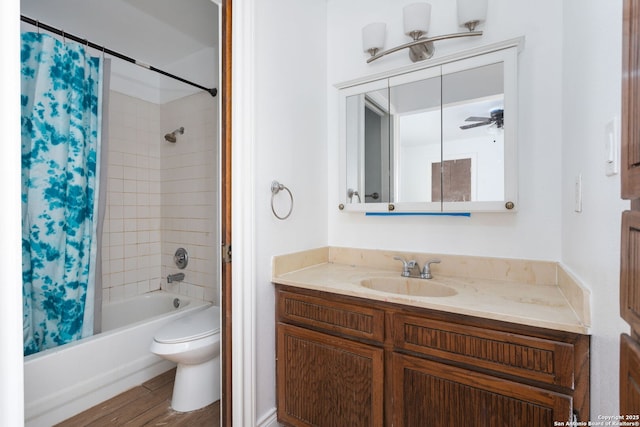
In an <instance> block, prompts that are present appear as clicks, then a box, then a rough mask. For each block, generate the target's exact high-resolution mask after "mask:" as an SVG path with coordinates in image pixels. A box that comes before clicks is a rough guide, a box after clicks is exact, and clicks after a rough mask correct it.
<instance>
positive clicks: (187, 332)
mask: <svg viewBox="0 0 640 427" xmlns="http://www.w3.org/2000/svg"><path fill="white" fill-rule="evenodd" d="M219 314H220V310H219V308H218V307H216V306H212V307H209V308H207V309H205V310H202V311H200V312H198V313H194V314H192V315H189V316H184V317H181V318H180V319H177V320H176V321H174V322H172V323H171V324H169V325H166V326H165V327H163V328H162V329H161V330H160V331H158V332H157V333H156V335H155V337H154V338H153V339H154V341H156V342H158V343H163V344H177V343H183V342H188V341H194V340H198V339H202V338H206V337H208V336H211V335H214V334H216V333H218V332H219V331H220V320H219Z"/></svg>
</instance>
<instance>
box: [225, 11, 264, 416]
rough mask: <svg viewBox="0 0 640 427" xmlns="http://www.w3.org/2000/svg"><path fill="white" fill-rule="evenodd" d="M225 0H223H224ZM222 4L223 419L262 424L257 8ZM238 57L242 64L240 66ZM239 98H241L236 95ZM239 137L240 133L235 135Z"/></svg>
mask: <svg viewBox="0 0 640 427" xmlns="http://www.w3.org/2000/svg"><path fill="white" fill-rule="evenodd" d="M218 1H220V0H218ZM221 4H222V22H223V24H222V31H221V32H222V36H221V37H222V70H223V72H222V86H221V88H222V96H221V98H222V103H223V105H222V149H223V150H224V151H223V152H222V153H221V158H222V165H221V172H222V177H223V182H222V197H224V198H223V199H222V202H221V203H222V206H221V209H222V210H221V212H222V215H221V223H222V237H223V238H224V239H225V240H224V242H225V243H226V244H228V245H231V242H233V244H232V245H231V246H232V249H233V255H232V257H233V258H234V259H235V260H236V262H235V267H232V265H233V264H234V263H233V262H225V263H223V266H222V285H221V286H222V296H221V308H222V310H221V311H222V316H223V318H222V325H221V326H222V354H221V356H222V370H223V371H222V401H221V412H222V425H223V426H254V425H256V414H255V411H256V385H255V384H256V381H255V365H256V363H255V341H256V340H255V319H254V316H255V311H256V310H255V307H256V304H255V288H256V286H255V282H256V278H255V274H254V266H255V261H254V258H255V253H254V252H255V238H254V236H255V212H254V200H255V189H254V184H253V178H254V162H253V153H254V145H255V144H254V132H255V131H254V117H255V113H254V102H253V101H254V99H253V97H254V93H255V91H254V80H255V71H254V62H255V60H254V57H255V48H254V37H255V36H254V34H253V30H254V27H255V25H254V16H255V8H256V6H255V4H256V0H242V1H234V0H221ZM233 64H242V66H235V65H233ZM232 99H233V101H232ZM232 140H233V141H234V142H233V143H232Z"/></svg>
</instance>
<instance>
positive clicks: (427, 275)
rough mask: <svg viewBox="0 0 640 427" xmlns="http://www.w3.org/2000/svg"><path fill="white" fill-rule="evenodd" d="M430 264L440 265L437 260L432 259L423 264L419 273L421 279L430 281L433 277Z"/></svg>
mask: <svg viewBox="0 0 640 427" xmlns="http://www.w3.org/2000/svg"><path fill="white" fill-rule="evenodd" d="M431 264H440V260H439V259H432V260H429V261H427V262H425V263H424V267H423V269H422V273H420V278H421V279H431V278H433V275H431Z"/></svg>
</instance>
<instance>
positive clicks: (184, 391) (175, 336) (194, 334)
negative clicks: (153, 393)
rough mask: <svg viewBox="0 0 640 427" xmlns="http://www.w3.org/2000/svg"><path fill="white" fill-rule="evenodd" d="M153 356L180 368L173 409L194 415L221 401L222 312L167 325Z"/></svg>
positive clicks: (199, 314)
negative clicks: (194, 412)
mask: <svg viewBox="0 0 640 427" xmlns="http://www.w3.org/2000/svg"><path fill="white" fill-rule="evenodd" d="M150 350H151V352H152V353H154V354H157V355H158V356H160V357H162V358H164V359H167V360H170V361H172V362H175V363H177V364H178V368H177V370H176V378H175V382H174V385H173V397H172V398H171V407H172V408H173V409H174V410H175V411H178V412H189V411H195V410H196V409H200V408H203V407H205V406H207V405H209V404H211V403H213V402H215V401H216V400H219V399H220V308H219V307H216V306H211V307H209V308H206V309H204V310H200V311H198V312H196V313H192V314H188V315H186V316H183V317H181V318H179V319H177V320H175V321H173V322H171V323H168V324H167V325H165V326H164V327H162V329H160V330H159V331H158V332H156V334H155V336H154V337H153V342H152V343H151V348H150Z"/></svg>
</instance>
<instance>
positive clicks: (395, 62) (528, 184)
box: [327, 0, 562, 260]
mask: <svg viewBox="0 0 640 427" xmlns="http://www.w3.org/2000/svg"><path fill="white" fill-rule="evenodd" d="M412 1H413V0H402V1H394V2H390V1H386V0H329V1H328V2H327V3H328V16H327V21H328V22H327V25H328V28H329V31H328V39H327V40H328V46H327V54H328V56H327V61H328V66H327V67H328V68H327V70H328V71H327V74H328V75H327V86H328V91H329V93H328V107H327V108H328V148H329V165H331V166H330V172H329V177H328V178H329V181H328V185H329V187H328V191H329V199H328V204H329V206H328V208H329V244H331V245H336V246H358V247H365V248H386V249H398V250H401V249H402V250H416V251H433V252H440V253H455V254H469V255H485V256H497V257H515V258H532V259H545V260H559V259H560V248H561V245H560V238H559V236H560V216H559V213H558V206H559V204H560V201H561V193H560V186H559V185H558V183H559V180H560V168H561V159H560V157H561V142H562V139H561V121H560V120H549V117H559V115H560V113H561V104H560V95H561V88H562V86H561V84H562V81H561V76H562V75H561V68H560V67H559V66H558V64H559V63H560V62H561V58H562V44H561V43H559V41H560V40H561V38H562V3H561V2H558V1H555V0H543V1H539V2H530V1H525V0H517V1H514V0H491V1H489V9H488V16H487V22H486V23H485V25H484V26H483V31H484V35H483V36H482V37H480V38H477V39H473V40H472V39H461V40H453V41H452V40H449V41H442V42H439V43H436V53H435V55H436V57H437V56H439V55H444V54H445V53H447V52H448V53H451V52H452V51H458V50H461V49H467V48H471V47H475V46H479V45H482V44H488V43H492V42H498V41H503V40H507V39H510V38H515V37H519V36H525V37H526V41H525V46H524V50H523V51H522V53H521V54H520V56H519V67H520V68H519V96H520V98H519V115H520V117H519V135H518V136H519V140H518V150H519V153H518V154H519V159H520V170H519V176H520V179H519V186H520V188H519V192H520V195H519V203H518V207H519V212H518V213H516V214H498V215H496V214H472V215H471V218H451V217H402V219H400V218H390V217H363V216H362V215H361V214H353V213H345V212H340V211H339V210H338V207H337V205H338V180H337V175H338V174H337V167H336V163H337V159H338V152H337V148H338V143H337V141H338V99H337V90H335V88H333V85H334V84H336V83H340V82H343V81H346V80H351V79H355V78H359V77H363V76H365V75H368V74H374V73H377V72H382V71H387V70H390V69H394V68H397V67H400V66H404V65H410V64H411V62H410V60H409V58H408V54H407V53H405V52H398V53H395V54H392V55H389V56H387V57H384V58H383V59H380V60H378V61H375V62H373V63H371V64H366V62H365V59H366V54H365V53H364V52H362V48H361V40H362V38H361V33H360V32H361V28H362V27H363V26H364V25H366V24H367V23H370V22H377V21H383V22H386V23H387V42H386V47H392V46H396V45H398V44H401V43H404V42H406V41H407V38H406V36H404V34H403V31H402V6H403V5H405V4H408V3H411V2H412ZM430 3H431V4H432V12H431V13H432V19H431V29H430V32H429V33H430V34H432V35H438V34H446V33H452V32H456V31H459V30H461V29H459V28H458V27H457V18H456V3H455V2H452V1H449V0H432V1H431V2H430ZM465 31H466V30H465Z"/></svg>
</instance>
